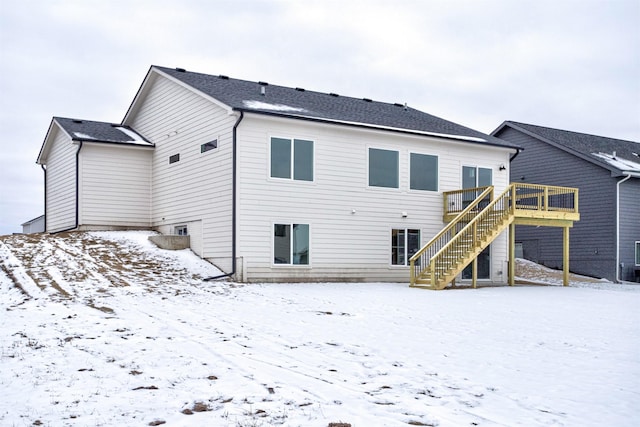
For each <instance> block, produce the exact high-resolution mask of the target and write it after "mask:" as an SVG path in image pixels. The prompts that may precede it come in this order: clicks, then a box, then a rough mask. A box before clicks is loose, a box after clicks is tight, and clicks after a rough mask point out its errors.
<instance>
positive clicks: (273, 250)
mask: <svg viewBox="0 0 640 427" xmlns="http://www.w3.org/2000/svg"><path fill="white" fill-rule="evenodd" d="M276 224H283V225H290V226H291V230H293V225H294V224H304V225H307V226H309V264H293V262H292V263H291V264H276V263H275V262H273V260H274V258H275V254H276V241H275V236H274V230H275V226H276ZM312 230H313V227H312V225H311V222H309V221H291V220H282V221H272V222H271V230H270V233H271V267H272V268H287V269H288V268H296V269H311V265H312V263H313V257H312V254H313V248H312V244H311V243H312V242H311V236H312ZM291 243H292V244H291V251H293V242H291ZM290 255H291V256H292V261H293V253H290Z"/></svg>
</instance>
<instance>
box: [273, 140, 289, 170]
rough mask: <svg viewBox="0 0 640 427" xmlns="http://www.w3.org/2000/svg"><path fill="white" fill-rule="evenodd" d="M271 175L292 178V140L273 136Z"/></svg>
mask: <svg viewBox="0 0 640 427" xmlns="http://www.w3.org/2000/svg"><path fill="white" fill-rule="evenodd" d="M271 176H272V177H273V178H291V140H289V139H283V138H271Z"/></svg>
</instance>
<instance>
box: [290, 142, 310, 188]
mask: <svg viewBox="0 0 640 427" xmlns="http://www.w3.org/2000/svg"><path fill="white" fill-rule="evenodd" d="M293 179H298V180H302V181H313V141H305V140H302V139H296V140H294V146H293Z"/></svg>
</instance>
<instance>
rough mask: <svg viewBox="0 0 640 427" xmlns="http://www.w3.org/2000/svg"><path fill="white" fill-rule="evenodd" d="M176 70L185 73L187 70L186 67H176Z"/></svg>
mask: <svg viewBox="0 0 640 427" xmlns="http://www.w3.org/2000/svg"><path fill="white" fill-rule="evenodd" d="M176 71H178V72H180V73H184V72H186V71H187V70H185V69H184V68H177V67H176Z"/></svg>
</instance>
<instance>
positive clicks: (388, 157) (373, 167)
mask: <svg viewBox="0 0 640 427" xmlns="http://www.w3.org/2000/svg"><path fill="white" fill-rule="evenodd" d="M398 169H399V167H398V152H397V151H391V150H380V149H377V148H370V149H369V185H370V186H373V187H389V188H398Z"/></svg>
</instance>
